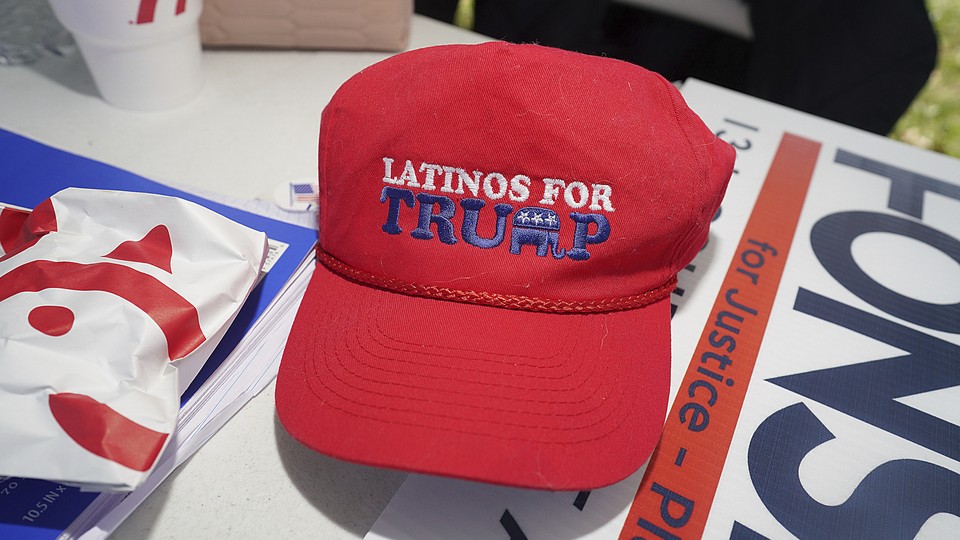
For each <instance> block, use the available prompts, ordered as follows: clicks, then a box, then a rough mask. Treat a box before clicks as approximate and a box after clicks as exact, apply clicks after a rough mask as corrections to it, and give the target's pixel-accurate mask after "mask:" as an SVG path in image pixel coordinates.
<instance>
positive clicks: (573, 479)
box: [276, 265, 670, 490]
mask: <svg viewBox="0 0 960 540" xmlns="http://www.w3.org/2000/svg"><path fill="white" fill-rule="evenodd" d="M669 389H670V303H669V298H666V299H664V300H661V301H658V302H656V303H653V304H650V305H648V306H646V307H643V308H640V309H632V310H626V311H615V312H609V313H600V314H589V315H567V314H549V313H534V312H527V311H517V310H510V309H502V308H495V307H486V306H478V305H471V304H463V303H457V302H451V301H445V300H434V299H428V298H420V297H414V296H407V295H403V294H398V293H393V292H388V291H384V290H380V289H376V288H372V287H368V286H365V285H361V284H358V283H355V282H352V281H349V280H347V279H345V278H343V277H341V276H339V275H337V274H334V273H332V272H331V271H330V270H328V269H327V268H326V267H324V266H323V265H318V266H317V269H316V272H315V274H314V276H313V278H312V281H311V283H310V285H309V288H308V290H307V292H306V295H305V297H304V299H303V303H302V304H301V306H300V311H299V313H298V315H297V318H296V322H295V323H294V326H293V329H292V331H291V333H290V338H289V341H288V343H287V347H286V350H285V352H284V356H283V361H282V362H281V365H280V373H279V376H278V380H277V391H276V400H277V413H278V415H279V418H280V421H281V423H282V424H283V426H284V427H285V428H286V429H287V431H288V432H289V433H290V434H291V435H292V436H293V437H294V438H296V439H297V440H299V441H300V442H301V443H303V444H304V445H305V446H307V447H309V448H311V449H313V450H316V451H317V452H321V453H323V454H327V455H330V456H333V457H337V458H341V459H345V460H348V461H353V462H357V463H361V464H365V465H373V466H380V467H389V468H396V469H402V470H407V471H411V472H419V473H428V474H437V475H444V476H452V477H457V478H462V479H467V480H477V481H484V482H491V483H496V484H503V485H509V486H518V487H530V488H540V489H552V490H580V489H592V488H597V487H602V486H605V485H609V484H612V483H614V482H617V481H619V480H622V479H623V478H625V477H627V476H628V475H630V474H631V473H633V472H634V471H636V470H637V469H638V468H639V467H640V466H641V465H643V463H644V462H645V461H646V460H647V458H648V457H649V456H650V454H651V452H652V451H653V448H654V446H655V445H656V442H657V440H658V439H659V436H660V433H661V431H662V429H663V423H664V416H665V414H666V406H667V399H668V394H669Z"/></svg>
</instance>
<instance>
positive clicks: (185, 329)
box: [0, 188, 267, 490]
mask: <svg viewBox="0 0 960 540" xmlns="http://www.w3.org/2000/svg"><path fill="white" fill-rule="evenodd" d="M4 216H6V218H7V219H6V220H3V219H0V246H2V251H0V475H5V476H20V477H28V478H43V479H47V480H52V481H57V482H63V483H68V484H73V485H80V486H81V487H87V488H96V489H113V490H131V489H134V488H135V487H136V486H137V485H139V484H140V483H141V482H142V481H143V480H144V479H145V478H146V476H147V475H148V474H149V472H150V470H151V468H152V467H153V465H154V463H155V461H156V459H157V457H158V456H159V455H160V453H161V452H162V450H163V448H164V447H165V446H166V443H167V441H168V439H169V436H170V433H171V432H172V430H173V428H174V426H175V424H176V418H177V411H178V409H179V401H180V399H179V398H180V394H181V393H182V391H183V390H184V389H186V387H187V386H188V385H189V384H190V382H191V381H192V379H193V378H194V377H195V376H196V374H197V372H198V371H199V370H200V368H201V367H202V365H203V363H204V362H205V361H206V359H207V358H208V357H209V356H210V354H211V353H212V352H213V349H214V348H215V347H216V345H217V342H218V341H219V340H220V338H221V337H222V335H223V333H224V332H225V331H226V329H227V327H228V326H229V323H230V322H231V321H232V320H233V318H234V317H235V316H236V314H237V312H238V311H239V309H240V307H241V306H242V305H243V303H244V301H245V300H246V298H247V296H248V295H249V293H250V291H251V290H252V289H253V287H254V286H255V285H256V283H257V279H258V275H259V273H260V269H261V267H262V265H263V261H264V258H265V255H266V250H267V239H266V236H265V235H264V234H263V233H261V232H257V231H253V230H251V229H249V228H247V227H244V226H242V225H239V224H237V223H234V222H232V221H230V220H228V219H226V218H224V217H223V216H220V215H219V214H216V213H215V212H212V211H210V210H208V209H206V208H204V207H201V206H199V205H197V204H194V203H191V202H188V201H184V200H182V199H177V198H173V197H166V196H162V195H153V194H145V193H129V192H119V191H102V190H89V189H76V188H71V189H66V190H63V191H61V192H59V193H57V194H56V195H54V196H53V197H51V198H50V199H48V200H46V201H44V202H43V203H41V204H40V205H38V206H37V208H36V209H34V211H33V212H32V213H30V214H29V217H26V218H25V219H24V216H23V215H22V214H19V215H18V214H16V213H11V212H10V211H8V210H5V211H4V213H3V214H0V218H2V217H4Z"/></svg>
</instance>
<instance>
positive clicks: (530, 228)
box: [510, 206, 566, 259]
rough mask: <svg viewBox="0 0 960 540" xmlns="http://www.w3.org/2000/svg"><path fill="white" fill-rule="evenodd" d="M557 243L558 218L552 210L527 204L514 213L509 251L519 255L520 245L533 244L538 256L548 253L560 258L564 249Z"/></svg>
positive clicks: (558, 238)
mask: <svg viewBox="0 0 960 540" xmlns="http://www.w3.org/2000/svg"><path fill="white" fill-rule="evenodd" d="M559 243H560V218H559V217H558V216H557V213H556V212H554V211H553V210H549V209H546V208H538V207H533V206H528V207H525V208H521V209H520V210H517V213H516V214H514V216H513V232H512V233H511V235H510V253H513V254H514V255H519V254H520V248H521V247H523V246H535V247H536V249H537V256H538V257H546V256H547V253H550V255H551V256H553V258H554V259H562V258H563V257H564V256H565V255H566V250H564V249H563V248H561V247H560V245H559Z"/></svg>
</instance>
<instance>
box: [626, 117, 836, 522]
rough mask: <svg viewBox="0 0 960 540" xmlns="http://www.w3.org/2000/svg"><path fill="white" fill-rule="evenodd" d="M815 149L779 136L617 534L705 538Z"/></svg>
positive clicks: (816, 145)
mask: <svg viewBox="0 0 960 540" xmlns="http://www.w3.org/2000/svg"><path fill="white" fill-rule="evenodd" d="M819 153H820V143H817V142H815V141H811V140H808V139H804V138H802V137H798V136H796V135H791V134H789V133H785V134H784V135H783V138H782V139H781V141H780V147H779V148H778V149H777V153H776V155H775V156H774V158H773V163H772V164H771V165H770V170H769V172H768V173H767V178H766V180H765V181H764V183H763V187H762V188H761V190H760V195H759V196H758V197H757V201H756V204H755V205H754V207H753V213H752V214H751V215H750V219H749V221H748V222H747V226H746V228H745V229H744V231H743V236H742V237H741V238H740V244H739V245H738V246H737V251H736V254H735V255H734V258H733V261H732V262H731V264H730V268H729V269H728V270H727V275H726V277H725V278H724V280H723V285H722V286H721V289H720V293H719V294H718V295H717V299H716V301H715V302H714V305H713V309H712V310H711V312H710V318H709V319H708V321H707V324H706V326H705V327H704V329H703V334H701V336H700V342H699V343H698V344H697V348H696V351H695V352H694V356H693V359H691V361H690V366H689V367H688V368H687V373H686V375H684V377H683V382H682V383H681V384H680V390H679V393H678V394H677V398H676V400H675V401H674V404H673V409H672V410H671V411H670V414H669V416H667V421H666V425H665V426H664V430H663V437H662V438H661V439H660V443H659V445H658V446H657V449H656V450H655V451H654V453H653V456H652V457H651V458H650V464H649V466H648V467H647V472H646V474H645V475H644V477H643V481H642V482H641V484H640V488H639V489H638V490H637V495H636V497H634V500H633V506H632V507H631V508H630V512H629V514H628V516H627V521H626V523H625V524H624V527H623V530H622V531H621V533H620V538H621V540H623V539H632V538H699V537H700V536H702V535H703V530H704V526H705V525H706V521H707V515H708V514H709V513H710V506H711V505H712V504H713V498H714V495H715V494H716V491H717V484H718V483H719V481H720V472H721V471H722V470H723V464H724V461H725V460H726V457H727V451H728V450H729V448H730V441H731V440H732V439H733V432H734V428H736V425H737V420H738V418H739V417H740V409H741V408H742V406H743V399H744V396H745V395H746V393H747V387H748V386H749V383H750V377H751V375H752V374H753V368H754V365H756V361H757V353H758V352H759V350H760V343H761V342H762V341H763V334H764V332H765V330H766V327H767V320H768V319H769V317H770V310H771V308H772V306H773V300H774V298H775V297H776V294H777V288H778V287H779V285H780V277H781V276H782V275H783V268H784V266H785V264H786V261H787V254H788V252H789V250H790V244H791V243H792V242H793V235H794V233H795V232H796V229H797V221H798V220H799V218H800V210H801V209H802V208H803V200H804V198H805V197H806V194H807V189H808V188H809V186H810V179H811V177H812V176H813V168H814V165H815V164H816V162H817V155H818V154H819Z"/></svg>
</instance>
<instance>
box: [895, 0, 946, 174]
mask: <svg viewBox="0 0 960 540" xmlns="http://www.w3.org/2000/svg"><path fill="white" fill-rule="evenodd" d="M927 8H928V10H929V12H930V20H931V21H933V25H934V27H935V28H936V31H937V39H938V41H939V45H940V50H939V54H938V57H937V67H936V69H934V71H933V73H932V74H931V75H930V80H929V81H927V84H926V86H924V88H923V90H921V92H920V94H919V95H918V96H917V98H916V100H914V102H913V103H912V104H911V105H910V108H909V109H907V112H906V113H904V115H903V116H902V117H901V118H900V120H899V121H898V122H897V125H896V126H894V128H893V132H892V133H891V134H890V136H891V137H893V138H894V139H897V140H900V141H903V142H906V143H908V144H912V145H914V146H919V147H922V148H926V149H929V150H934V151H936V152H942V153H944V154H949V155H951V156H955V157H960V0H927Z"/></svg>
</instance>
